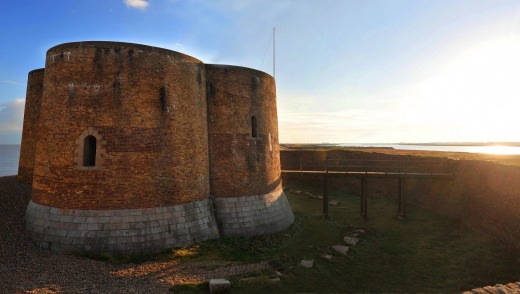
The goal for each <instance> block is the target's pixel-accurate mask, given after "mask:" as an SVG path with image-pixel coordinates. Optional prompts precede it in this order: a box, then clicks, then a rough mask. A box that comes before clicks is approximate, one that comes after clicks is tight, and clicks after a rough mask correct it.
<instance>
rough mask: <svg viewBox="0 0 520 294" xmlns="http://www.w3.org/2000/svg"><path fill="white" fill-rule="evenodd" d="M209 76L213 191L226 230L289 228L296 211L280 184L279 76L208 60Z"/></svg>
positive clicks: (252, 231) (229, 233)
mask: <svg viewBox="0 0 520 294" xmlns="http://www.w3.org/2000/svg"><path fill="white" fill-rule="evenodd" d="M206 82H207V97H208V116H209V119H208V127H209V150H210V182H211V194H212V195H213V196H214V197H215V199H216V205H215V206H216V207H215V209H216V214H217V221H218V222H219V226H220V228H221V233H222V234H223V235H224V236H232V235H260V234H264V233H269V232H275V231H279V230H282V229H285V228H286V227H288V226H289V225H290V224H291V223H292V222H293V220H294V216H293V214H292V211H291V209H290V207H289V203H288V202H287V199H286V198H285V195H284V194H283V192H282V190H281V185H282V182H281V177H280V175H281V172H280V151H279V145H278V120H277V113H276V85H275V80H274V78H273V77H271V76H270V75H268V74H266V73H263V72H260V71H257V70H253V69H249V68H243V67H237V66H226V65H206ZM253 116H254V117H255V121H256V130H254V129H255V127H254V126H253V124H254V122H253V120H252V117H253ZM255 133H256V134H255ZM224 198H228V199H227V200H226V199H224ZM274 203H276V205H274ZM253 207H254V208H253ZM268 227H269V228H270V229H269V228H268Z"/></svg>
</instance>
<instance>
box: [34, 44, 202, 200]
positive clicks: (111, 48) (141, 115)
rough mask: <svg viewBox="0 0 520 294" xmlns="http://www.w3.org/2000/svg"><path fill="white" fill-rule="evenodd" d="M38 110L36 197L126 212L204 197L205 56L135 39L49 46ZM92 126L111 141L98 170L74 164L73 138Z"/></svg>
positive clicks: (77, 138) (77, 137) (35, 198)
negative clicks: (40, 106) (139, 41)
mask: <svg viewBox="0 0 520 294" xmlns="http://www.w3.org/2000/svg"><path fill="white" fill-rule="evenodd" d="M41 111H42V120H41V125H42V130H41V132H40V137H41V138H40V141H39V146H38V148H37V152H36V168H35V181H34V185H33V191H34V192H33V197H32V199H33V201H34V202H36V203H39V204H42V205H47V206H52V207H59V208H69V209H123V208H143V207H157V206H169V205H176V204H181V203H187V202H189V201H194V200H201V199H205V198H207V196H208V194H209V178H208V173H209V166H208V162H207V158H208V143H207V122H206V121H207V120H206V112H207V110H206V96H205V81H204V65H203V64H202V63H201V62H200V61H198V60H196V59H194V58H192V57H189V56H186V55H183V54H180V53H176V52H172V51H168V50H164V49H162V50H161V49H158V48H154V47H148V46H142V45H134V44H124V43H106V42H83V43H69V44H63V45H59V46H56V47H54V48H51V49H50V50H49V51H48V52H47V62H46V67H45V85H44V90H43V103H42V110H41ZM88 128H93V129H95V130H96V131H97V132H98V133H99V134H100V135H101V136H102V137H103V140H104V141H105V142H104V143H106V146H105V150H106V155H105V156H104V158H103V162H102V163H101V164H100V166H99V168H96V169H91V168H89V169H82V168H77V167H76V166H77V164H75V163H74V158H75V156H78V154H76V153H77V152H78V150H77V149H78V148H77V147H78V146H77V143H76V141H77V140H81V139H82V138H81V135H82V134H83V133H84V132H85V130H87V129H88ZM98 144H101V142H98ZM97 149H98V150H101V148H97ZM75 152H76V153H75ZM79 156H82V155H81V154H79Z"/></svg>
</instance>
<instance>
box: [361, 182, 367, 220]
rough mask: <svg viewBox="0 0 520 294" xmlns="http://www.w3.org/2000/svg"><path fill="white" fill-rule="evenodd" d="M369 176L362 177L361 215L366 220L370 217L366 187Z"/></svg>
mask: <svg viewBox="0 0 520 294" xmlns="http://www.w3.org/2000/svg"><path fill="white" fill-rule="evenodd" d="M366 182H367V178H366V177H361V216H362V217H363V218H364V219H365V220H366V219H367V218H368V199H367V198H368V197H367V196H368V195H367V187H366Z"/></svg>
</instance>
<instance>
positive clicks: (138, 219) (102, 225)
mask: <svg viewBox="0 0 520 294" xmlns="http://www.w3.org/2000/svg"><path fill="white" fill-rule="evenodd" d="M26 223H27V230H28V232H29V233H30V235H31V237H32V238H33V240H34V241H35V242H36V243H37V245H38V246H40V247H42V248H47V249H50V250H52V251H56V252H63V253H71V252H92V253H112V254H121V255H130V254H142V253H157V252H161V251H164V250H166V249H169V248H174V247H180V246H186V245H191V244H194V243H196V242H200V241H204V240H207V239H212V238H218V237H219V233H218V228H217V225H216V222H215V217H214V215H213V211H212V205H211V202H210V201H209V200H201V201H196V202H191V203H187V204H183V205H175V206H169V207H157V208H141V209H120V210H74V209H59V208H54V207H49V206H44V205H39V204H37V203H34V202H32V201H31V202H30V203H29V206H28V207H27V211H26Z"/></svg>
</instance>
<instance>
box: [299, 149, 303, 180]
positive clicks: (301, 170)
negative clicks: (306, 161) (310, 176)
mask: <svg viewBox="0 0 520 294" xmlns="http://www.w3.org/2000/svg"><path fill="white" fill-rule="evenodd" d="M300 177H303V159H302V155H301V154H300Z"/></svg>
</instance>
